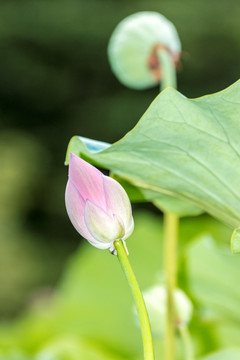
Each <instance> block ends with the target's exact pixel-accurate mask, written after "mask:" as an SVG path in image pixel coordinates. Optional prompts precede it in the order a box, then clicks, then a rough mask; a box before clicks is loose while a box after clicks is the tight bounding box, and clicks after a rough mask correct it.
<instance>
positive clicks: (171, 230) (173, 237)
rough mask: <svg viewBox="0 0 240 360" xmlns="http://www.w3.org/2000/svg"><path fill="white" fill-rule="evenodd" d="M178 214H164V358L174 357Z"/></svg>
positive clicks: (168, 359)
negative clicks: (165, 300) (165, 299)
mask: <svg viewBox="0 0 240 360" xmlns="http://www.w3.org/2000/svg"><path fill="white" fill-rule="evenodd" d="M177 242H178V216H177V215H175V214H173V213H171V212H166V213H165V214H164V267H165V276H166V289H167V316H166V332H165V344H164V345H165V360H174V359H175V331H176V321H175V320H176V311H175V305H174V289H175V287H176V277H177Z"/></svg>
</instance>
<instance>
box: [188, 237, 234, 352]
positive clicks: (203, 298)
mask: <svg viewBox="0 0 240 360" xmlns="http://www.w3.org/2000/svg"><path fill="white" fill-rule="evenodd" d="M185 256H186V273H187V274H188V275H187V283H188V290H189V292H190V294H191V296H192V297H193V299H194V300H195V301H196V303H197V304H198V307H197V313H196V315H197V316H198V317H199V319H200V321H201V322H202V323H211V322H212V323H213V324H215V330H214V332H215V337H216V339H217V343H218V346H219V347H233V346H238V345H239V339H240V307H239V303H240V289H239V286H238V285H237V281H238V280H237V279H239V277H240V267H239V257H237V256H235V255H233V254H231V252H230V249H229V248H228V247H226V246H225V245H224V246H219V245H218V244H217V243H216V241H215V240H214V239H213V237H212V236H210V235H208V236H206V235H205V236H202V237H200V238H198V239H196V241H195V242H192V243H191V244H190V246H189V248H188V251H187V254H186V255H185ZM239 358H240V357H239Z"/></svg>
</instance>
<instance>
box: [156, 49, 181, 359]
mask: <svg viewBox="0 0 240 360" xmlns="http://www.w3.org/2000/svg"><path fill="white" fill-rule="evenodd" d="M158 59H159V64H160V67H161V74H162V76H161V83H160V90H161V91H162V90H164V89H165V88H166V87H168V86H171V87H173V88H176V87H177V77H176V68H175V64H174V62H173V60H172V57H171V54H170V52H169V51H168V50H167V49H164V48H162V49H159V51H158ZM178 223H179V218H178V216H177V215H175V214H173V213H171V212H165V213H164V268H165V276H166V289H167V316H166V331H165V341H164V347H165V360H174V359H175V332H176V322H175V319H176V311H175V306H174V289H175V287H176V282H177V281H176V278H177V244H178Z"/></svg>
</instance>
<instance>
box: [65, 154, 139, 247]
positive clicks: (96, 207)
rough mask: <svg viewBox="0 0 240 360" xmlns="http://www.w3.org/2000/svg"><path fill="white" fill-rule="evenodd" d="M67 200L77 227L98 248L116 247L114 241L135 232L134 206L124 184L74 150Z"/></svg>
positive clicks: (125, 237)
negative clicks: (80, 156)
mask: <svg viewBox="0 0 240 360" xmlns="http://www.w3.org/2000/svg"><path fill="white" fill-rule="evenodd" d="M65 201H66V208H67V212H68V216H69V218H70V220H71V222H72V224H73V226H74V227H75V229H76V230H77V231H78V232H79V234H81V235H82V236H83V237H84V238H85V239H87V240H88V241H89V242H90V243H91V244H92V245H93V246H95V247H97V248H98V249H108V248H112V249H113V248H114V247H113V242H114V241H116V240H120V239H121V240H125V239H127V238H128V237H129V236H130V235H131V233H132V232H133V228H134V222H133V217H132V208H131V204H130V201H129V198H128V196H127V194H126V192H125V190H124V189H123V188H122V186H121V185H120V184H119V183H118V182H117V181H116V180H114V179H112V178H110V177H109V176H105V175H103V174H102V173H101V172H100V171H99V170H98V169H96V168H95V167H94V166H92V165H90V164H88V163H87V162H86V161H84V160H82V159H80V158H79V157H78V156H76V155H74V154H72V153H71V154H70V162H69V180H68V183H67V187H66V194H65Z"/></svg>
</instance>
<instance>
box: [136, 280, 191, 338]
mask: <svg viewBox="0 0 240 360" xmlns="http://www.w3.org/2000/svg"><path fill="white" fill-rule="evenodd" d="M143 298H144V301H145V304H146V307H147V311H148V315H149V319H150V324H151V328H152V332H153V335H154V336H163V335H164V331H165V324H166V313H167V292H166V287H165V286H163V285H155V286H153V287H151V288H149V289H147V290H146V291H144V292H143ZM174 299H175V307H176V326H177V327H184V326H186V325H187V324H188V323H189V321H190V320H191V317H192V313H193V305H192V303H191V301H190V300H189V298H188V297H187V295H186V294H185V293H184V292H183V291H182V290H180V289H175V291H174ZM135 312H136V311H135V310H134V313H135Z"/></svg>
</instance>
